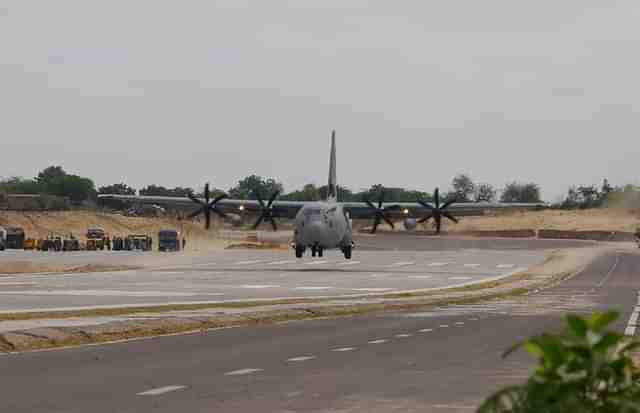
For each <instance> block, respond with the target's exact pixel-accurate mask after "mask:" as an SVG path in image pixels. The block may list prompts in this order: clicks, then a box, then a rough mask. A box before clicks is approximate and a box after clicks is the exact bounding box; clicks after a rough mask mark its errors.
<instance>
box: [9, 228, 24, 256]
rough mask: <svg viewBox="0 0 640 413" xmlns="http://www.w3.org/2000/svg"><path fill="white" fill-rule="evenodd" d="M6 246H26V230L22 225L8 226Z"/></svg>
mask: <svg viewBox="0 0 640 413" xmlns="http://www.w3.org/2000/svg"><path fill="white" fill-rule="evenodd" d="M6 231H7V233H6V238H5V248H7V249H15V250H21V249H22V248H23V247H24V230H23V229H22V228H20V227H7V228H6Z"/></svg>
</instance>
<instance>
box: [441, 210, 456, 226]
mask: <svg viewBox="0 0 640 413" xmlns="http://www.w3.org/2000/svg"><path fill="white" fill-rule="evenodd" d="M442 215H444V216H445V217H447V218H448V219H450V220H451V221H453V222H455V223H456V224H457V223H458V222H459V221H458V220H457V219H456V217H454V216H453V215H451V214H450V213H448V212H446V211H445V212H443V213H442Z"/></svg>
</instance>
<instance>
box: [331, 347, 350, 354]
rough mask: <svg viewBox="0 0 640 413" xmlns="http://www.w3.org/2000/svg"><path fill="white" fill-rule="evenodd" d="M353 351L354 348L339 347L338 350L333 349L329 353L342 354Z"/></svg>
mask: <svg viewBox="0 0 640 413" xmlns="http://www.w3.org/2000/svg"><path fill="white" fill-rule="evenodd" d="M355 349H356V348H355V347H340V348H334V349H333V350H331V351H335V352H338V353H342V352H345V351H353V350H355Z"/></svg>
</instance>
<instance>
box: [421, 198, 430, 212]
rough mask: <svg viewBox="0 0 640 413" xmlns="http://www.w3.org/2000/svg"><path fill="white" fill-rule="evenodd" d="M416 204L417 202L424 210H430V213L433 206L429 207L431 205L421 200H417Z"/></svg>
mask: <svg viewBox="0 0 640 413" xmlns="http://www.w3.org/2000/svg"><path fill="white" fill-rule="evenodd" d="M417 202H418V203H419V204H420V205H422V206H423V207H425V208H427V209H430V210H432V211H433V206H431V204H429V203H427V202H424V201H423V200H421V199H418V201H417Z"/></svg>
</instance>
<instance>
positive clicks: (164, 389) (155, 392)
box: [136, 386, 187, 396]
mask: <svg viewBox="0 0 640 413" xmlns="http://www.w3.org/2000/svg"><path fill="white" fill-rule="evenodd" d="M186 387H187V386H164V387H158V388H157V389H151V390H147V391H143V392H141V393H136V396H159V395H161V394H165V393H169V392H172V391H176V390H181V389H184V388H186Z"/></svg>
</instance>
